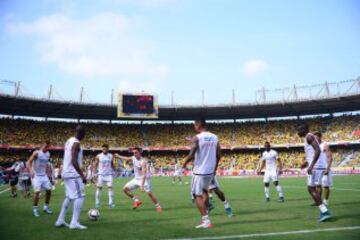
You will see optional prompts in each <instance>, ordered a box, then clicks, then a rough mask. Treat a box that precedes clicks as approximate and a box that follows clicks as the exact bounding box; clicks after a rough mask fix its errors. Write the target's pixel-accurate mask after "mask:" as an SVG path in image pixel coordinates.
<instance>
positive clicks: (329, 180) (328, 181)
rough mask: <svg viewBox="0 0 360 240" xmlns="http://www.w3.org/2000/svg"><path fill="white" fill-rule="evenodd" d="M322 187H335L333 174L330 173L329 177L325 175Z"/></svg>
mask: <svg viewBox="0 0 360 240" xmlns="http://www.w3.org/2000/svg"><path fill="white" fill-rule="evenodd" d="M321 185H322V186H323V187H331V186H332V185H333V177H332V173H331V172H329V173H328V175H324V176H323V177H322V181H321Z"/></svg>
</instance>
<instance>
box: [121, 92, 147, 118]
mask: <svg viewBox="0 0 360 240" xmlns="http://www.w3.org/2000/svg"><path fill="white" fill-rule="evenodd" d="M122 105H123V106H122V109H123V112H124V113H125V114H152V113H154V96H149V95H143V96H137V95H123V102H122Z"/></svg>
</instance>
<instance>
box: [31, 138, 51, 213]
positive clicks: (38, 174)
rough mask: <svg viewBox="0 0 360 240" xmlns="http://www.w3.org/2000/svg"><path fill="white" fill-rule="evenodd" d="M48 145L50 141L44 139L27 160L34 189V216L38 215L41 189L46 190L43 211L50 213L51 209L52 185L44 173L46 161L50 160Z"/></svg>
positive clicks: (46, 166)
mask: <svg viewBox="0 0 360 240" xmlns="http://www.w3.org/2000/svg"><path fill="white" fill-rule="evenodd" d="M49 147H50V143H49V142H48V141H46V142H45V143H43V144H42V146H41V147H40V149H39V150H35V151H34V152H33V153H32V154H31V156H30V158H29V160H28V164H29V168H30V175H31V178H32V185H33V189H34V197H33V210H32V211H33V215H34V216H35V217H39V216H40V214H39V210H38V204H39V199H40V192H41V190H42V189H44V190H45V191H46V195H45V204H44V208H43V209H44V212H46V213H47V214H52V211H51V209H50V208H49V203H50V198H51V188H52V185H51V183H50V180H49V177H48V176H47V175H46V171H47V168H48V163H49V160H50V153H49Z"/></svg>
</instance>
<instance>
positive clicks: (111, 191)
mask: <svg viewBox="0 0 360 240" xmlns="http://www.w3.org/2000/svg"><path fill="white" fill-rule="evenodd" d="M108 194H109V205H112V204H113V196H114V192H113V190H112V189H109V192H108Z"/></svg>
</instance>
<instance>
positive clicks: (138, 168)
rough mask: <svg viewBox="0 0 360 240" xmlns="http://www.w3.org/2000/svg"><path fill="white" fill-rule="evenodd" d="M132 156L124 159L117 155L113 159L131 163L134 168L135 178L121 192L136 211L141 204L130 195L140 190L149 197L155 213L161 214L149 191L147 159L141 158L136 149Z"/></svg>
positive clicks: (155, 199)
mask: <svg viewBox="0 0 360 240" xmlns="http://www.w3.org/2000/svg"><path fill="white" fill-rule="evenodd" d="M132 153H133V156H132V157H126V156H121V155H119V154H114V157H116V158H119V159H121V160H123V161H127V162H130V161H131V162H132V165H133V168H134V175H135V177H134V178H133V179H132V180H131V181H130V182H128V183H126V184H125V186H124V188H123V191H124V193H125V194H126V195H127V196H128V197H130V198H131V199H132V200H133V209H137V208H138V207H140V206H141V204H142V202H141V201H140V200H139V199H138V198H137V197H136V196H135V195H134V194H133V193H132V191H133V190H135V189H137V188H140V189H141V191H142V192H146V193H147V194H148V196H149V197H150V199H151V201H152V202H153V203H154V205H155V209H156V211H157V212H159V213H160V212H161V211H162V209H161V206H160V204H159V202H158V200H157V198H156V197H155V195H154V193H153V192H152V191H151V183H150V176H151V172H150V164H149V163H148V161H147V159H145V158H144V157H142V155H141V148H139V147H136V148H134V149H133V150H132Z"/></svg>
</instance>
